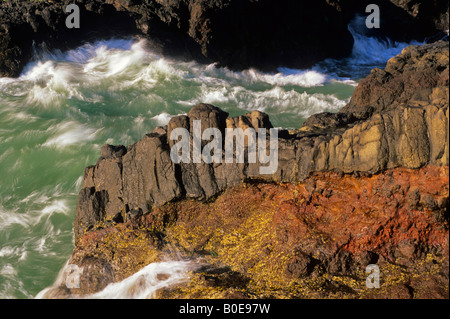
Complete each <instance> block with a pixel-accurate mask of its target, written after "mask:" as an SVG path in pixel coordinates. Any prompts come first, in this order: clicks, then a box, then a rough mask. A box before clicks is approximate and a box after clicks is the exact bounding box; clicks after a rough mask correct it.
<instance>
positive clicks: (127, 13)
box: [0, 0, 448, 76]
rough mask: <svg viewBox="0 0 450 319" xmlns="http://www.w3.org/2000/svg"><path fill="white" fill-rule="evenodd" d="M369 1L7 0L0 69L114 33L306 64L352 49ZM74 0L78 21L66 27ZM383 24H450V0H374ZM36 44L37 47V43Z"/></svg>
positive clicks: (165, 48) (211, 56)
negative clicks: (355, 27) (355, 26)
mask: <svg viewBox="0 0 450 319" xmlns="http://www.w3.org/2000/svg"><path fill="white" fill-rule="evenodd" d="M371 2H372V1H370V0H365V1H354V0H346V1H336V0H318V1H305V0H302V1H290V0H282V1H279V0H277V1H275V0H264V1H262V0H260V1H254V0H213V1H211V0H177V1H173V0H158V1H156V0H144V1H131V0H107V1H98V0H77V1H72V0H63V1H50V0H45V1H28V0H8V1H2V2H1V3H0V76H18V75H19V74H20V72H21V70H22V69H23V67H24V65H25V64H26V63H27V62H28V61H29V60H30V59H32V58H33V57H36V52H34V48H37V49H39V48H40V47H41V46H43V45H44V44H45V45H44V46H45V48H46V49H54V48H58V49H62V50H64V49H68V48H73V47H76V46H78V45H80V44H81V43H83V42H85V41H93V40H96V39H99V38H108V37H112V36H129V35H139V36H143V37H145V38H146V39H148V41H149V45H150V46H151V47H152V49H153V50H155V51H157V52H159V53H161V54H164V55H172V56H177V57H179V58H184V59H197V60H199V61H203V62H219V64H220V65H225V66H229V67H231V68H237V69H245V68H250V67H255V68H259V69H263V70H275V69H276V68H278V67H280V66H288V67H296V68H304V67H309V66H311V65H313V64H315V63H317V62H318V61H321V60H323V59H325V58H330V57H332V58H339V57H344V56H347V55H348V54H350V52H351V49H352V44H353V39H352V36H351V34H350V33H349V31H348V30H347V25H348V23H349V22H350V21H351V20H352V19H353V18H354V16H355V14H360V15H366V14H367V13H365V7H366V5H367V4H369V3H371ZM69 3H76V4H77V5H78V6H79V8H80V15H81V19H80V20H81V27H80V28H79V29H68V28H66V26H65V19H66V17H67V13H66V12H65V8H66V6H67V5H68V4H69ZM377 3H378V4H379V6H380V10H381V20H382V22H381V23H382V27H381V28H380V29H377V30H375V31H374V30H370V31H367V32H368V33H369V34H368V35H375V36H379V37H390V38H392V39H394V40H400V41H408V40H411V39H413V38H416V39H419V40H423V39H424V37H426V36H433V35H434V34H435V33H436V32H437V31H438V30H448V2H447V1H445V0H436V1H417V0H411V1H399V0H384V1H378V2H377ZM38 51H39V50H38Z"/></svg>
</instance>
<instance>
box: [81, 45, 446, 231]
mask: <svg viewBox="0 0 450 319" xmlns="http://www.w3.org/2000/svg"><path fill="white" fill-rule="evenodd" d="M448 61H449V51H448V44H447V43H446V42H437V43H435V44H430V45H425V46H423V47H420V46H416V47H409V48H407V49H405V50H404V51H403V53H402V54H401V55H399V56H398V57H395V58H393V59H391V60H390V61H389V63H388V65H387V67H386V69H385V70H378V69H376V70H374V71H373V72H372V74H371V75H369V76H368V77H367V78H366V79H364V80H363V81H362V82H361V84H360V85H359V86H358V88H357V89H356V90H355V93H354V94H353V96H352V99H351V101H350V103H349V104H348V105H347V106H346V107H344V108H343V109H342V110H341V111H340V112H339V113H337V114H331V113H323V114H319V115H315V116H313V117H312V118H310V119H308V120H307V121H306V122H305V123H304V125H303V126H302V127H301V128H300V129H299V130H296V131H293V132H290V133H288V132H286V131H281V132H280V133H279V138H278V162H277V164H278V166H277V170H276V172H275V173H274V174H272V175H263V174H261V173H260V171H259V168H260V166H265V164H261V163H259V161H257V162H256V163H249V162H248V161H246V162H244V163H238V162H237V161H236V160H235V161H234V162H233V163H226V162H225V161H222V162H221V163H211V164H207V163H205V162H204V161H202V162H200V163H193V162H189V163H185V162H181V163H179V164H175V163H174V162H173V161H172V160H171V157H170V150H171V147H172V146H173V143H174V141H170V138H169V137H170V133H171V132H172V130H173V129H175V128H177V127H181V128H185V129H187V130H190V134H191V135H192V134H193V121H194V120H200V121H201V125H202V126H201V132H203V130H204V129H206V128H210V127H214V128H218V129H219V130H221V131H222V132H223V131H224V130H225V128H236V127H240V128H242V129H245V128H253V129H255V130H256V129H257V128H260V127H262V128H271V127H272V125H271V124H270V121H269V119H268V117H267V115H266V114H263V113H261V112H257V111H254V112H252V113H249V114H246V115H244V116H239V117H235V118H228V114H227V113H226V112H223V111H221V110H220V109H218V108H216V107H214V106H212V105H208V104H199V105H197V106H195V107H194V108H192V110H191V111H190V112H189V113H188V114H187V116H186V115H182V116H177V117H174V118H172V119H171V120H170V122H169V124H168V126H167V127H164V128H157V129H155V131H154V132H153V133H150V134H147V135H146V136H145V137H144V138H143V139H142V140H140V141H139V142H137V143H136V144H134V145H130V146H128V147H127V148H125V147H123V146H119V147H113V146H108V145H105V146H104V147H103V148H102V156H101V157H100V158H99V160H98V161H97V164H96V165H94V166H90V167H87V168H86V170H85V173H84V181H83V186H82V191H81V192H80V195H79V201H78V208H77V213H76V219H75V223H74V228H75V237H76V238H77V239H78V238H79V237H80V236H81V235H82V234H83V233H84V232H85V231H86V230H89V229H91V228H92V227H94V226H95V225H96V224H98V223H100V222H105V221H112V220H113V219H115V218H119V219H123V220H126V216H127V214H128V212H129V211H130V210H131V209H135V210H141V211H142V212H143V213H144V214H146V213H148V212H151V211H152V210H153V209H154V208H155V207H158V206H161V205H162V204H164V203H167V202H170V201H173V200H177V199H183V198H193V199H199V200H205V199H209V198H212V197H213V196H215V195H217V194H219V193H220V192H222V191H223V190H225V189H226V188H228V187H234V186H237V185H239V184H240V183H241V182H242V181H246V180H252V179H254V180H265V181H273V182H299V181H304V180H305V179H306V178H307V177H308V176H309V175H310V173H312V172H317V171H333V170H334V171H341V172H343V173H364V174H375V173H378V172H381V171H383V170H386V169H390V168H396V167H405V168H419V167H422V166H424V165H436V166H445V165H448V162H449V157H448V154H449V150H448V119H449V111H448V81H449V80H448ZM380 74H382V76H381V77H380V76H379V75H380ZM402 89H403V90H402ZM191 143H192V141H191ZM204 144H205V142H204ZM204 144H203V146H204ZM267 144H269V143H268V141H267ZM266 147H269V145H267V146H266Z"/></svg>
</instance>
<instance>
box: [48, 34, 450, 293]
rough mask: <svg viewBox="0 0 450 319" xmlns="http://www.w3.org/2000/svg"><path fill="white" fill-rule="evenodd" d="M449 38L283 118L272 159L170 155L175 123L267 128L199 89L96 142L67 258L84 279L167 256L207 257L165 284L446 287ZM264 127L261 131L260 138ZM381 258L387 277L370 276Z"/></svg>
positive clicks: (215, 288) (333, 289)
mask: <svg viewBox="0 0 450 319" xmlns="http://www.w3.org/2000/svg"><path fill="white" fill-rule="evenodd" d="M448 84H449V48H448V43H447V42H443V41H441V42H436V43H433V44H429V45H424V46H410V47H408V48H406V49H404V50H403V52H402V53H401V54H400V55H399V56H397V57H394V58H392V59H391V60H389V62H388V63H387V66H386V68H385V69H384V70H381V69H374V70H373V71H372V73H371V74H370V75H369V76H368V77H367V78H365V79H364V80H362V81H361V82H360V84H359V85H358V87H357V88H356V90H355V92H354V94H353V96H352V98H351V101H350V102H349V104H348V105H347V106H346V107H344V108H343V109H342V110H341V111H339V112H338V113H335V114H331V113H322V114H316V115H314V116H312V117H311V118H309V119H308V120H307V121H306V122H305V123H304V124H303V125H302V126H301V127H300V128H299V129H297V130H292V131H285V130H279V131H278V150H279V153H278V169H277V170H276V172H275V173H274V174H273V175H262V174H260V173H259V170H258V168H259V163H248V161H246V162H245V163H221V164H216V163H211V164H206V163H204V162H202V163H197V164H195V163H180V164H175V163H174V162H173V161H172V160H171V158H170V148H171V146H172V145H173V143H174V141H171V140H170V139H168V136H170V133H171V132H172V131H173V130H174V129H175V128H180V127H181V128H185V129H187V130H188V131H189V130H190V131H191V133H192V127H193V121H194V120H201V123H202V127H201V129H202V130H205V129H206V128H211V127H214V128H217V129H219V130H220V131H223V130H225V128H236V127H240V128H242V129H246V128H254V129H258V128H270V127H271V126H272V125H271V124H270V120H269V118H268V117H267V115H266V114H264V113H261V112H258V111H253V112H251V113H248V114H245V115H242V116H238V117H234V118H230V117H228V114H227V113H226V112H223V111H222V110H220V109H218V108H216V107H214V106H212V105H208V104H199V105H196V106H195V107H193V108H192V109H191V111H190V112H189V113H188V114H187V115H185V116H177V117H174V118H172V119H171V120H170V122H169V124H168V125H167V126H166V127H158V128H156V129H155V130H154V131H153V132H152V133H150V134H147V135H146V136H145V137H144V138H143V139H142V140H140V141H138V142H137V143H136V144H133V145H130V146H128V147H125V146H111V145H105V146H104V147H103V148H102V150H101V157H100V158H99V159H98V161H97V163H96V165H94V166H90V167H87V168H86V169H85V172H84V181H83V186H82V190H81V191H80V194H79V199H78V207H77V211H76V218H75V222H74V232H75V240H76V248H75V251H74V253H73V255H72V258H71V260H70V263H72V264H76V265H79V266H82V267H84V269H85V271H84V272H83V274H82V277H81V278H82V279H81V287H80V288H73V289H68V288H67V287H65V286H63V285H61V286H58V287H55V288H53V289H52V290H50V291H49V292H47V297H51V296H59V297H61V296H66V297H67V296H74V295H80V294H81V295H83V294H87V293H93V292H96V291H99V290H101V289H102V288H104V287H105V286H106V285H107V284H108V283H111V282H116V281H119V280H122V279H123V278H126V277H127V276H129V275H131V274H133V273H135V272H136V271H138V270H139V269H141V268H142V267H143V266H145V265H147V264H149V263H151V262H154V261H158V260H162V259H164V258H167V256H174V255H176V256H177V258H188V259H189V258H191V259H192V258H193V259H195V260H197V261H199V262H201V263H202V265H203V267H201V268H200V269H197V270H196V271H194V272H192V273H191V276H190V278H191V280H190V281H187V282H185V283H183V284H180V285H178V286H175V287H170V288H166V289H162V290H160V291H158V292H157V294H156V296H158V297H162V298H165V297H167V298H179V297H181V298H183V297H194V298H203V297H218V298H219V297H220V298H228V297H230V298H255V297H256V298H266V297H290V298H294V297H299V298H378V297H380V298H413V297H414V298H424V297H425V298H448V272H449V266H448V265H449V259H448V258H449V251H448V248H449V245H448V238H449V233H448V211H447V205H448V194H449V179H448V162H449V150H448V120H449V111H448V106H449V97H448V96H449V95H448V94H449V91H448ZM267 142H268V140H267ZM368 264H377V265H378V266H379V267H380V271H381V288H380V289H373V290H370V289H367V288H366V287H365V278H366V276H367V275H366V274H365V272H364V271H365V266H366V265H368Z"/></svg>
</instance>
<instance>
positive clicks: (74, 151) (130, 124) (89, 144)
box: [0, 39, 405, 298]
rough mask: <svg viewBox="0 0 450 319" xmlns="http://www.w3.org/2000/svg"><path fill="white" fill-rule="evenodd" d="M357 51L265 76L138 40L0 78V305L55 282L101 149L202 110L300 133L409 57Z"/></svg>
mask: <svg viewBox="0 0 450 319" xmlns="http://www.w3.org/2000/svg"><path fill="white" fill-rule="evenodd" d="M358 41H362V42H358ZM358 41H356V42H355V48H354V54H353V55H352V57H350V58H348V59H345V60H341V61H336V60H327V61H324V62H323V63H321V64H318V65H317V66H316V67H314V68H312V69H310V70H292V69H280V70H279V72H278V73H273V74H268V73H262V72H258V71H255V70H246V71H242V72H232V71H230V70H228V69H226V68H218V67H216V65H214V64H211V65H201V64H198V63H195V62H181V61H175V60H171V59H168V58H164V57H161V56H158V55H155V54H154V53H152V51H151V48H148V47H147V45H146V43H145V42H144V41H137V40H133V39H126V40H108V41H98V42H96V43H91V44H86V45H84V46H82V47H80V48H78V49H76V50H72V51H69V52H40V54H39V55H37V56H39V59H36V61H35V62H32V63H30V64H29V65H28V66H27V67H26V69H25V70H24V71H23V74H22V75H21V76H20V77H18V78H14V79H12V78H0V298H33V297H34V296H35V295H36V294H37V293H38V292H39V291H41V290H42V289H44V288H46V287H48V286H50V285H51V284H52V283H53V282H54V280H55V279H56V277H57V274H58V272H59V270H60V269H61V268H62V266H63V265H64V264H65V262H66V261H67V260H68V258H69V257H70V255H71V253H72V250H73V248H74V246H73V232H72V224H73V219H74V215H75V208H76V203H77V194H78V192H79V190H80V187H81V183H82V174H83V170H84V168H85V167H86V166H88V165H92V164H95V162H96V160H97V158H98V157H99V153H100V148H101V146H102V145H103V144H105V143H109V144H123V145H129V144H132V143H135V142H137V141H138V140H139V139H141V138H142V136H143V135H144V134H146V133H148V132H150V131H152V130H153V129H154V128H155V127H156V126H158V125H165V124H167V123H168V121H169V119H170V117H172V116H174V115H178V114H185V113H187V112H188V111H189V109H190V108H191V107H192V106H193V105H195V104H196V103H198V102H205V103H211V104H214V105H216V106H218V107H221V108H222V109H223V110H225V111H227V112H229V113H230V115H231V116H234V115H239V114H243V113H244V112H246V111H251V110H254V109H258V110H261V111H264V112H266V113H268V114H269V115H270V119H271V121H272V123H273V124H274V126H277V127H284V128H298V127H299V126H300V125H301V123H302V122H303V121H304V119H305V118H307V117H308V116H310V115H311V114H314V113H317V112H323V111H331V112H336V111H338V110H339V109H340V108H341V107H343V106H344V105H345V104H346V103H347V102H348V100H349V98H350V96H351V94H352V92H353V91H354V88H355V86H356V84H357V82H358V81H359V79H361V78H362V77H363V76H365V75H367V74H368V72H369V70H370V69H371V68H372V67H374V66H383V64H384V63H385V62H386V61H387V59H388V58H389V57H391V56H393V55H395V54H397V53H399V52H400V50H401V48H402V47H403V46H405V45H403V44H395V45H392V44H388V43H379V42H378V41H376V40H373V39H359V40H358ZM370 50H372V51H373V50H377V51H376V52H380V54H379V55H376V56H374V55H373V52H372V53H369V51H370ZM374 52H375V51H374Z"/></svg>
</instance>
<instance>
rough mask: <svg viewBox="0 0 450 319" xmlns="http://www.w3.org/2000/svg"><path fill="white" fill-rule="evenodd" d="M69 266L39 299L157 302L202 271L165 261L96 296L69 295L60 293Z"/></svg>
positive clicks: (188, 264) (191, 264) (190, 263)
mask: <svg viewBox="0 0 450 319" xmlns="http://www.w3.org/2000/svg"><path fill="white" fill-rule="evenodd" d="M69 266H70V265H69V264H66V266H65V267H64V268H63V269H62V271H61V273H60V274H59V277H58V279H57V280H56V282H55V285H54V287H49V288H46V289H44V290H43V291H41V292H40V293H39V294H37V295H36V297H35V298H36V299H42V298H87V299H148V298H154V297H155V293H156V292H157V291H158V290H160V289H163V288H169V287H171V286H173V285H176V284H180V283H182V282H185V281H186V280H188V278H189V276H188V273H189V271H192V270H195V269H196V268H198V267H199V265H198V264H196V263H195V262H193V261H182V260H178V261H175V260H174V261H162V262H155V263H151V264H149V265H147V266H145V267H143V268H142V269H141V270H139V271H138V272H136V273H135V274H133V275H131V276H130V277H127V278H125V279H123V280H122V281H120V282H116V283H111V284H109V285H108V286H106V287H105V288H104V289H103V290H101V291H99V292H97V293H95V294H87V295H80V294H75V295H66V294H61V291H59V290H58V286H59V285H64V284H65V282H66V280H68V277H67V274H68V273H69V268H70V267H69ZM81 273H82V270H81V272H80V274H81Z"/></svg>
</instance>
